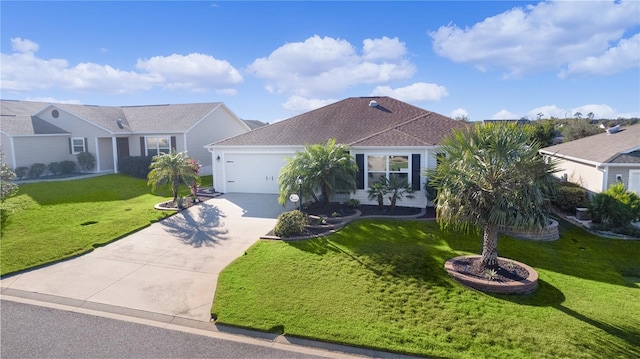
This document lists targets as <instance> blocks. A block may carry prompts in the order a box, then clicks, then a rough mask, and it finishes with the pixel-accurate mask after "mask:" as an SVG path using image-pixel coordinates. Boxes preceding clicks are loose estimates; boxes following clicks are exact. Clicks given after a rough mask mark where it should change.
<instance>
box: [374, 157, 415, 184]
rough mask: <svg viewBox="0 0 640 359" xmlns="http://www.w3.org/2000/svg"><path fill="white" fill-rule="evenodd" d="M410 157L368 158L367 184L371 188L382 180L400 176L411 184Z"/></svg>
mask: <svg viewBox="0 0 640 359" xmlns="http://www.w3.org/2000/svg"><path fill="white" fill-rule="evenodd" d="M409 159H410V157H409V156H408V155H368V156H367V182H368V186H369V187H371V185H373V184H374V183H376V182H378V181H380V179H381V178H391V177H392V176H398V177H400V178H403V179H406V180H407V182H408V183H409V184H411V178H410V176H409V174H410V171H411V170H410V169H411V166H410V164H409Z"/></svg>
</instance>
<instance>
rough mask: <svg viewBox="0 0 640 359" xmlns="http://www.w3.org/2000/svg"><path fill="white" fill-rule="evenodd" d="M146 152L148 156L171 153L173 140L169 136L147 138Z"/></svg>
mask: <svg viewBox="0 0 640 359" xmlns="http://www.w3.org/2000/svg"><path fill="white" fill-rule="evenodd" d="M145 151H146V155H147V156H155V155H158V154H160V153H171V138H170V137H169V136H162V137H145Z"/></svg>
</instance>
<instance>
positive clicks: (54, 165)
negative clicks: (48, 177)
mask: <svg viewBox="0 0 640 359" xmlns="http://www.w3.org/2000/svg"><path fill="white" fill-rule="evenodd" d="M47 169H48V170H49V172H51V174H53V175H59V174H60V173H62V167H61V166H60V162H51V163H49V165H48V166H47Z"/></svg>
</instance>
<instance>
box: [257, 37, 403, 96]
mask: <svg viewBox="0 0 640 359" xmlns="http://www.w3.org/2000/svg"><path fill="white" fill-rule="evenodd" d="M363 43H364V44H365V47H366V50H363V51H364V55H362V56H361V55H358V53H357V52H356V49H355V48H354V46H352V45H351V44H350V43H349V42H347V41H346V40H342V39H334V38H331V37H323V38H321V37H319V36H317V35H315V36H312V37H310V38H308V39H306V40H305V41H304V42H294V43H287V44H285V45H282V46H281V47H279V48H277V49H276V50H274V51H273V52H272V53H271V54H270V55H269V56H267V57H262V58H259V59H256V60H255V61H254V62H253V63H252V64H251V65H249V66H248V67H247V72H248V73H250V74H252V75H254V76H256V77H258V78H261V79H264V80H266V81H267V83H266V85H265V89H267V91H269V92H272V93H288V94H293V95H298V96H303V97H309V98H311V97H318V96H326V95H331V94H336V93H338V92H340V91H342V90H344V89H346V88H349V87H352V86H356V85H360V84H381V83H388V82H390V81H393V80H404V79H408V78H410V77H411V76H412V75H413V74H414V73H415V71H416V67H415V65H413V64H412V63H410V62H409V61H408V60H407V59H405V58H404V57H403V55H404V53H405V52H406V49H405V46H404V44H403V43H401V42H399V41H398V40H397V39H395V38H394V39H389V38H386V37H385V38H382V39H374V40H365V41H363Z"/></svg>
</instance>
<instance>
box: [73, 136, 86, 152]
mask: <svg viewBox="0 0 640 359" xmlns="http://www.w3.org/2000/svg"><path fill="white" fill-rule="evenodd" d="M84 149H85V143H84V137H72V138H71V153H72V154H74V155H75V154H78V153H80V152H84Z"/></svg>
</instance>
